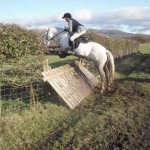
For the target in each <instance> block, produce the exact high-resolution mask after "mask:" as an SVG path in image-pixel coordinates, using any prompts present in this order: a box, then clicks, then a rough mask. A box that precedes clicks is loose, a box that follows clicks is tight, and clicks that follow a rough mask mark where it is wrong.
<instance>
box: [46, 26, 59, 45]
mask: <svg viewBox="0 0 150 150" xmlns="http://www.w3.org/2000/svg"><path fill="white" fill-rule="evenodd" d="M56 33H57V30H56V28H54V27H50V28H47V29H46V32H45V44H46V46H49V45H50V44H51V41H52V40H53V38H54V36H55V35H56Z"/></svg>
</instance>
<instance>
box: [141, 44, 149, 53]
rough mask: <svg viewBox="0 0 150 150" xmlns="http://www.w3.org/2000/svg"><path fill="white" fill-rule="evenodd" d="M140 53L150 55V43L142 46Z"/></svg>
mask: <svg viewBox="0 0 150 150" xmlns="http://www.w3.org/2000/svg"><path fill="white" fill-rule="evenodd" d="M140 51H141V52H142V53H143V54H150V43H146V44H141V45H140Z"/></svg>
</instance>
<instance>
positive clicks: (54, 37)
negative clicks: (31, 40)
mask: <svg viewBox="0 0 150 150" xmlns="http://www.w3.org/2000/svg"><path fill="white" fill-rule="evenodd" d="M63 32H65V31H61V32H59V33H57V34H56V35H54V36H53V37H52V38H50V39H49V40H48V41H50V40H53V39H54V38H55V37H56V36H58V35H59V34H61V33H63ZM61 38H63V36H62V37H61ZM61 38H60V39H61ZM60 39H59V40H60ZM59 40H58V41H59Z"/></svg>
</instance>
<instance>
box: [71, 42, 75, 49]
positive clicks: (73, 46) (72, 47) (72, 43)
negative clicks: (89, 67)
mask: <svg viewBox="0 0 150 150" xmlns="http://www.w3.org/2000/svg"><path fill="white" fill-rule="evenodd" d="M74 49H75V42H74V41H71V50H72V51H73V50H74Z"/></svg>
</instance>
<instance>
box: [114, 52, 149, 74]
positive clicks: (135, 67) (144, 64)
mask: <svg viewBox="0 0 150 150" xmlns="http://www.w3.org/2000/svg"><path fill="white" fill-rule="evenodd" d="M149 60H150V55H148V54H132V55H130V56H129V57H124V58H122V59H117V60H115V65H116V71H117V72H119V73H121V74H125V75H129V74H131V73H133V72H135V73H150V62H149Z"/></svg>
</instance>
